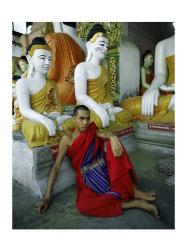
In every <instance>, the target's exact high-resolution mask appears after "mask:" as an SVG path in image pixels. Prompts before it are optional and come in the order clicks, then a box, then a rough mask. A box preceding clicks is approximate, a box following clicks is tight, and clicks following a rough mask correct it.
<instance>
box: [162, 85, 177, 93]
mask: <svg viewBox="0 0 187 250" xmlns="http://www.w3.org/2000/svg"><path fill="white" fill-rule="evenodd" d="M160 89H161V90H162V91H167V92H175V84H174V83H173V84H170V85H167V84H163V85H161V86H160Z"/></svg>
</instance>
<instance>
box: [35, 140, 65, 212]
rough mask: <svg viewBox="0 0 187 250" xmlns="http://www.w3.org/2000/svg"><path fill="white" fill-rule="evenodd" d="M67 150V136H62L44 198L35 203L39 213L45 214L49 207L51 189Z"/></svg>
mask: <svg viewBox="0 0 187 250" xmlns="http://www.w3.org/2000/svg"><path fill="white" fill-rule="evenodd" d="M67 149H68V138H67V136H64V137H63V138H62V139H61V141H60V144H59V152H58V155H57V158H56V161H55V163H54V165H53V167H52V169H51V172H50V175H49V179H48V183H47V188H46V192H45V195H44V198H43V199H42V200H41V201H40V202H38V203H36V210H37V211H38V212H39V213H45V211H46V210H47V208H48V207H49V203H50V201H51V196H52V191H53V187H54V184H55V181H56V179H57V177H58V174H59V171H60V164H61V162H62V160H63V159H64V157H65V155H66V152H67Z"/></svg>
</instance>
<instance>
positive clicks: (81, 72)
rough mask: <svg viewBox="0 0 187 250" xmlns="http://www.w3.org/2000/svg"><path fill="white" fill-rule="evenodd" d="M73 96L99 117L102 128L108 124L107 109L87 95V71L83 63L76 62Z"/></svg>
mask: <svg viewBox="0 0 187 250" xmlns="http://www.w3.org/2000/svg"><path fill="white" fill-rule="evenodd" d="M75 96H76V99H77V101H78V102H79V104H83V105H86V106H87V107H88V108H89V109H92V110H93V111H94V112H95V113H96V114H97V115H98V116H99V117H100V119H101V121H102V124H103V128H105V127H108V126H109V115H108V113H107V111H106V110H105V109H104V108H103V107H101V106H100V105H99V104H98V103H96V102H95V101H94V100H93V99H92V98H91V97H89V96H88V95H87V73H86V70H85V68H84V63H80V64H78V65H77V67H76V68H75Z"/></svg>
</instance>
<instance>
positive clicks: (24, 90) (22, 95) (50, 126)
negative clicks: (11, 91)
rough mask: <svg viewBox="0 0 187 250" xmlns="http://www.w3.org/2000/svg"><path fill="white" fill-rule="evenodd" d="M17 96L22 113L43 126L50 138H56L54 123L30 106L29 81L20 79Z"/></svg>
mask: <svg viewBox="0 0 187 250" xmlns="http://www.w3.org/2000/svg"><path fill="white" fill-rule="evenodd" d="M16 94H17V100H18V106H19V109H20V113H21V114H22V116H24V117H25V118H27V119H29V120H31V121H34V122H38V123H41V124H43V125H44V126H45V127H46V128H47V130H48V131H49V135H50V136H54V135H55V134H56V127H55V124H54V122H53V121H52V120H51V119H49V118H47V117H45V116H44V115H41V114H40V113H38V112H36V111H34V110H33V109H31V106H30V91H29V88H28V86H27V79H20V80H18V81H17V83H16Z"/></svg>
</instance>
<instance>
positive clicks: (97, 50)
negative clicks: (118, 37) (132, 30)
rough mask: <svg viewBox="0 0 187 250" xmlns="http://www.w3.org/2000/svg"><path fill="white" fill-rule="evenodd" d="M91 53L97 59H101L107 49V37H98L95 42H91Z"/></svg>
mask: <svg viewBox="0 0 187 250" xmlns="http://www.w3.org/2000/svg"><path fill="white" fill-rule="evenodd" d="M90 49H91V53H92V55H93V56H95V57H96V58H98V59H100V60H101V59H103V58H104V57H105V55H106V53H107V50H108V39H107V38H106V37H98V38H97V39H96V40H95V42H93V43H91V47H90Z"/></svg>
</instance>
